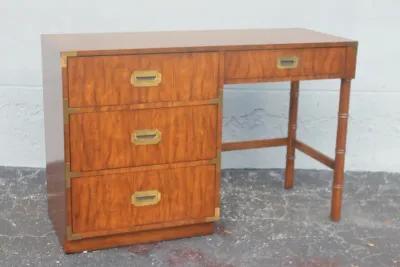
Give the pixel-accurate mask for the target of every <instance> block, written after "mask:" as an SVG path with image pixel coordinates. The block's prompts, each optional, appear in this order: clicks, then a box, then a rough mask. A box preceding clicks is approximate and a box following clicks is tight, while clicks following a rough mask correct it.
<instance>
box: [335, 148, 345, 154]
mask: <svg viewBox="0 0 400 267" xmlns="http://www.w3.org/2000/svg"><path fill="white" fill-rule="evenodd" d="M345 152H346V151H345V150H344V149H338V150H336V154H344V153H345Z"/></svg>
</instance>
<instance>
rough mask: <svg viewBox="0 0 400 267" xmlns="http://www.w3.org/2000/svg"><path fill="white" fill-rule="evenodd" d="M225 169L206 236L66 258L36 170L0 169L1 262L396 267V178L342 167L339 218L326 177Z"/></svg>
mask: <svg viewBox="0 0 400 267" xmlns="http://www.w3.org/2000/svg"><path fill="white" fill-rule="evenodd" d="M296 176H297V177H296V178H297V179H296V186H295V189H293V190H290V191H285V190H283V188H282V177H283V173H282V170H225V171H224V172H223V179H222V220H221V221H220V222H219V223H218V224H217V226H216V233H215V234H214V235H211V236H204V237H196V238H188V239H181V240H176V241H167V242H159V243H155V244H148V245H137V246H130V247H124V248H116V249H108V250H101V251H94V252H88V253H81V254H74V255H65V254H64V253H63V252H62V250H61V247H60V246H59V244H58V242H57V239H56V236H55V234H54V232H53V230H52V227H51V225H50V222H49V219H48V217H47V204H46V194H45V191H46V190H45V178H44V172H43V170H42V169H30V168H10V167H7V168H5V167H2V168H0V212H1V213H0V266H2V267H3V266H18V267H19V266H96V267H100V266H140V267H142V266H208V267H227V266H274V267H276V266H278V267H280V266H301V267H306V266H313V267H314V266H335V267H339V266H350V267H355V266H360V267H364V266H372V267H379V266H394V267H399V266H400V174H390V173H362V172H350V173H347V180H346V187H345V199H344V210H343V219H342V221H341V222H340V223H332V222H331V221H330V220H329V219H328V214H329V206H330V182H331V173H330V172H328V171H305V170H299V171H297V173H296Z"/></svg>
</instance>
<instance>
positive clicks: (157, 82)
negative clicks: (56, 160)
mask: <svg viewBox="0 0 400 267" xmlns="http://www.w3.org/2000/svg"><path fill="white" fill-rule="evenodd" d="M68 91H69V92H68V94H69V105H70V106H71V107H90V106H100V105H121V104H137V103H149V102H166V101H191V100H206V99H212V98H216V97H218V54H217V53H213V52H210V53H180V54H154V55H126V56H95V57H71V58H69V59H68Z"/></svg>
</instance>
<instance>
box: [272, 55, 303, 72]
mask: <svg viewBox="0 0 400 267" xmlns="http://www.w3.org/2000/svg"><path fill="white" fill-rule="evenodd" d="M298 65H299V58H298V57H296V56H290V57H279V58H278V62H277V67H278V69H295V68H297V66H298Z"/></svg>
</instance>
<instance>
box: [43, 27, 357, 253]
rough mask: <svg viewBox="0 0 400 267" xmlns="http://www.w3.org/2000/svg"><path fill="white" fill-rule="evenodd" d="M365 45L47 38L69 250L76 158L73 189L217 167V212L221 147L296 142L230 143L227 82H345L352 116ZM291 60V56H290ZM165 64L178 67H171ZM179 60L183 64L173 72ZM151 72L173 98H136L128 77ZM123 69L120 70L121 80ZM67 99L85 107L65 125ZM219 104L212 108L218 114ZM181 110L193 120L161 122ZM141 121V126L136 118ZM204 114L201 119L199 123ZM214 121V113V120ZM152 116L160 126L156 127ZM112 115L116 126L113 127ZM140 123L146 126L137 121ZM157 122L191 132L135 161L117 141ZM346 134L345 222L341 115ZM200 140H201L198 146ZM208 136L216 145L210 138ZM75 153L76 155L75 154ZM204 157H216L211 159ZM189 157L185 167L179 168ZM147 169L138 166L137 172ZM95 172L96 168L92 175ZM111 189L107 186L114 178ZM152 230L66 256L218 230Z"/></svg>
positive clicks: (49, 114)
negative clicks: (284, 59)
mask: <svg viewBox="0 0 400 267" xmlns="http://www.w3.org/2000/svg"><path fill="white" fill-rule="evenodd" d="M357 45H358V43H357V42H356V41H352V40H349V39H345V38H340V37H335V36H332V35H327V34H323V33H318V32H315V31H311V30H306V29H255V30H216V31H190V32H158V33H157V32H153V33H110V34H67V35H43V36H42V55H43V87H44V111H45V140H46V165H47V171H46V173H47V174H46V175H47V185H48V199H49V215H50V218H51V220H52V222H53V224H54V227H55V230H56V234H57V236H58V237H59V239H60V242H61V243H64V239H65V235H67V236H69V233H66V229H67V228H66V226H71V225H72V217H71V215H72V210H71V204H72V201H74V199H75V197H73V196H72V190H71V189H72V188H70V187H68V186H66V181H67V180H66V177H67V176H68V175H69V169H68V168H67V169H66V167H68V166H69V164H68V163H69V161H70V160H72V161H74V159H75V160H77V161H76V162H80V163H79V164H78V166H74V167H75V170H79V171H82V170H83V172H81V173H78V174H76V173H73V176H76V175H78V177H74V178H72V183H76V182H78V181H81V180H84V179H94V176H96V177H98V176H101V175H102V176H107V177H109V176H110V177H122V176H126V175H128V174H127V173H130V172H156V173H158V172H165V171H166V170H167V169H169V168H174V169H175V168H197V167H196V166H200V165H204V164H213V166H214V169H215V172H214V175H215V177H214V180H215V182H214V183H213V185H214V187H215V190H216V192H215V195H214V199H215V200H214V204H215V205H214V206H215V207H219V184H220V177H219V176H220V169H219V168H220V163H219V160H220V156H219V153H220V151H219V149H220V148H222V149H224V148H225V149H227V150H232V148H233V149H235V150H236V149H247V148H258V147H268V146H277V145H287V144H288V138H277V139H276V140H275V141H271V140H254V141H244V142H230V143H225V144H223V145H221V136H222V133H221V125H222V113H221V112H222V102H219V101H218V97H221V96H222V88H223V86H224V84H226V83H242V82H264V81H281V80H303V79H327V78H342V79H344V80H343V81H342V88H341V102H340V112H342V111H346V108H347V110H348V95H349V90H350V79H352V78H354V76H355V70H356V56H357ZM311 49H312V50H313V51H311ZM66 51H75V52H77V53H76V55H77V57H74V56H72V57H68V59H67V63H68V69H67V68H61V67H60V53H61V52H66ZM343 51H345V52H343ZM198 52H202V53H198ZM289 52H290V53H292V54H288V53H289ZM293 52H296V53H300V54H296V55H297V56H299V57H300V65H299V67H298V69H295V70H284V71H282V70H277V69H276V56H277V55H278V54H281V55H293ZM176 53H182V54H179V55H177V54H176ZM139 54H140V55H139ZM144 54H147V56H144ZM149 54H151V55H149ZM116 55H118V56H116ZM238 55H239V57H238ZM274 55H275V62H274ZM89 56H90V57H89ZM103 56H104V57H103ZM128 58H129V60H127V59H128ZM238 58H239V59H238ZM110 59H111V60H110ZM167 59H168V60H167ZM239 60H240V62H239ZM242 60H243V61H242ZM250 60H251V61H250ZM128 61H129V62H128ZM161 61H162V62H161ZM166 61H168V62H169V63H168V62H167V63H165V62H166ZM171 62H173V63H174V64H172V67H171ZM166 64H168V67H166ZM93 66H94V67H93ZM99 66H100V68H98V67H99ZM147 66H150V67H160V68H162V71H163V72H165V71H166V74H163V77H164V76H165V77H164V79H165V78H168V79H167V80H166V81H169V83H168V86H166V85H165V86H164V85H163V84H161V85H160V88H161V87H163V86H164V89H165V91H164V90H163V91H162V92H160V93H158V91H156V90H153V89H156V88H140V89H144V90H146V89H150V90H151V92H150V91H147V92H146V93H136V92H135V91H134V92H133V93H132V91H130V90H128V88H129V86H130V83H129V79H127V77H129V76H130V73H129V72H131V71H133V68H132V67H134V68H136V67H140V68H142V67H147ZM100 69H101V70H100ZM119 70H121V72H118V71H119ZM171 73H172V74H171ZM177 74H180V75H177ZM183 76H184V77H194V79H190V80H191V82H192V83H190V84H189V82H188V81H187V80H188V79H187V78H183ZM61 77H63V79H61ZM67 77H68V79H67ZM71 77H72V80H71V79H70V78H71ZM171 77H172V78H171ZM196 78H198V80H196ZM170 79H171V80H170ZM127 82H128V85H127ZM92 84H95V85H92ZM194 85H196V86H194ZM197 85H199V86H197ZM70 86H71V88H70ZM83 88H85V90H83ZM171 88H174V89H171ZM182 88H183V89H182ZM137 89H138V88H137ZM157 89H158V88H157ZM155 92H157V93H155ZM68 97H71V99H70V103H69V106H70V107H78V106H79V107H80V108H79V109H68V110H66V111H67V112H71V115H70V116H67V117H66V118H67V120H66V124H65V125H64V117H63V98H65V99H68ZM71 101H72V102H71ZM132 101H133V102H132ZM209 101H211V102H209ZM209 104H210V105H209ZM211 104H213V106H212V107H211ZM178 107H179V108H178ZM207 107H208V108H207ZM138 109H141V110H140V111H139V110H138ZM178 109H185V110H191V111H192V112H179V114H178V115H177V114H175V115H176V116H175V117H174V116H171V114H169V115H167V116H164V115H163V114H161V110H162V111H163V113H164V111H165V110H178ZM203 109H210V110H211V111H210V110H209V111H208V113H207V111H206V112H203ZM117 110H118V111H117ZM156 110H159V111H156ZM142 112H143V113H142ZM139 113H140V114H141V116H140V119H139V117H138V116H136V115H132V114H139ZM153 113H154V114H153ZM167 113H168V112H167ZM198 113H202V114H201V115H197V114H198ZM203 113H206V114H208V116H207V115H203ZM104 114H106V115H104ZM112 114H125V115H123V116H122V115H118V116H114V115H112ZM126 114H128V115H126ZM146 114H147V115H146ZM149 114H150V115H149ZM210 114H212V115H211V117H210V116H209V115H210ZM142 115H145V116H146V118H147V119H146V118H142ZM151 115H154V116H156V118H155V119H154V118H152V119H149V118H151ZM149 116H150V117H149ZM105 117H107V118H109V119H108V120H105V121H104V120H103V118H105ZM136 117H137V118H138V119H137V120H135V118H136ZM69 118H70V120H69ZM88 118H89V119H88ZM167 118H168V119H167ZM172 118H175V120H173V119H172ZM209 118H212V120H210V119H209ZM74 120H75V122H74V123H75V124H74V126H73V127H72V126H71V123H72V121H74ZM154 120H155V121H163V122H164V123H165V127H166V128H168V127H170V129H172V128H174V129H185V130H184V131H183V132H180V131H179V132H178V130H176V131H172V130H170V132H171V133H173V134H175V137H176V139H175V141H177V144H178V145H177V144H176V143H174V141H170V142H169V143H170V146H169V147H174V149H169V150H168V151H164V154H162V153H161V155H159V154H160V151H157V150H156V149H154V148H150V147H148V148H147V149H146V150H140V151H138V152H137V154H132V153H131V151H129V145H130V144H125V143H124V145H126V147H124V145H122V143H123V142H120V141H118V140H122V139H123V138H122V137H121V136H125V137H124V138H126V135H128V137H127V139H128V140H129V141H130V133H129V132H130V131H131V130H132V129H131V128H130V127H132V126H133V125H138V126H142V125H143V126H146V128H150V127H153V124H152V122H153V121H154ZM166 120H169V121H168V123H167V122H165V121H166ZM344 120H345V121H346V122H344ZM139 124H140V125H139ZM168 125H169V126H168ZM64 126H65V127H64ZM70 126H71V129H70ZM338 126H339V127H338V139H337V149H336V159H335V171H334V183H333V192H332V210H331V217H332V219H333V220H339V218H340V210H341V194H342V189H343V178H344V177H343V172H344V152H345V151H344V147H345V137H346V127H347V117H344V116H343V114H341V115H340V116H339V125H338ZM188 127H191V129H188ZM204 129H206V132H205V131H204ZM208 129H209V130H208ZM70 130H73V131H74V132H75V136H74V144H70V143H69V142H70V140H72V136H71V138H70V135H71V131H70ZM114 133H115V134H114ZM176 134H177V135H176ZM104 136H108V138H109V140H108V142H106V143H104V142H103V140H104V139H103V138H104ZM193 136H201V137H202V138H198V139H193V138H192V137H193ZM205 136H207V138H204V137H205ZM163 137H164V135H163ZM79 138H80V139H81V140H82V138H83V139H85V140H86V146H87V145H89V147H90V149H91V151H90V152H89V151H88V150H86V148H85V149H84V150H82V148H81V146H82V144H80V141H79ZM210 139H211V140H210ZM115 140H117V142H115ZM124 140H125V141H126V139H124ZM163 140H165V139H163ZM171 140H172V139H171ZM189 140H190V142H189ZM189 143H190V145H189ZM193 144H194V145H193ZM70 146H71V147H72V146H73V147H74V148H73V149H75V150H77V151H75V150H74V151H71V153H70V151H69V150H70ZM107 146H108V147H107ZM297 146H298V148H299V149H300V150H301V149H303V150H304V151H305V152H306V153H308V154H309V155H311V156H314V158H316V159H317V160H320V161H325V163H327V164H332V159H330V158H329V157H327V156H325V155H323V154H322V153H321V154H318V153H320V152H318V151H316V150H313V149H309V148H310V147H308V146H307V145H305V144H303V145H301V144H300V145H299V144H297ZM210 147H212V149H210ZM121 151H123V153H122V154H120V153H119V152H121ZM174 151H176V153H175V152H174ZM182 151H185V152H186V156H183V155H184V153H183V152H182ZM193 151H194V153H192V152H193ZM196 151H197V152H196ZM199 151H200V152H199ZM81 152H82V153H81ZM147 152H151V153H147ZM317 152H318V153H317ZM104 153H106V155H104ZM107 153H108V154H107ZM124 153H126V154H124ZM154 153H156V154H154ZM150 154H151V155H153V156H154V155H156V156H155V157H157V159H156V160H153V159H150V156H148V158H146V157H147V156H146V155H150ZM193 154H195V155H193ZM127 155H128V156H127ZM204 155H208V156H207V157H206V158H203V156H204ZM70 156H71V158H70ZM323 156H324V157H325V158H324V157H323ZM107 157H109V159H110V162H108V160H109V159H105V158H107ZM85 158H86V159H85ZM126 158H128V160H126ZM180 159H182V160H183V161H182V162H181V161H179V160H180ZM211 159H213V160H211ZM92 160H94V162H93V161H92ZM162 160H165V164H164V163H162V162H160V161H162ZM210 160H211V161H210ZM138 162H139V165H135V164H136V163H138ZM143 164H145V165H143ZM152 164H154V165H152ZM114 167H115V168H114ZM98 168H100V169H98ZM102 168H104V169H102ZM90 169H96V170H93V171H89V170H90ZM85 170H87V171H85ZM64 174H66V175H67V176H64ZM92 176H93V177H92ZM90 177H92V178H90ZM103 178H104V177H103ZM98 180H99V178H98ZM99 181H100V180H99ZM102 182H104V183H106V180H104V181H102ZM101 197H103V198H104V197H105V196H104V195H103V196H101ZM75 201H76V199H75ZM196 220H197V219H190V220H189V219H187V220H186V221H185V222H187V223H197V221H196ZM149 225H151V224H148V225H147V226H146V225H139V226H135V227H136V228H135V227H132V228H135V229H136V230H140V229H141V231H139V232H135V233H132V234H131V233H125V234H118V235H110V236H104V237H98V238H85V239H83V240H77V241H65V244H64V245H65V246H64V248H65V250H66V251H69V252H73V251H81V250H88V249H97V248H104V247H110V246H117V245H126V244H131V243H137V242H148V241H156V240H161V239H171V238H177V237H183V236H189V235H196V234H202V233H203V234H205V233H210V232H211V231H212V224H199V225H191V226H181V227H174V228H166V229H160V230H146V229H147V228H146V227H148V226H149ZM171 226H172V225H171V224H170V223H169V222H164V226H163V227H171ZM160 227H161V225H160ZM132 228H131V229H132ZM121 229H122V228H121ZM121 229H118V231H120V230H121ZM122 230H125V229H122ZM107 231H108V232H110V229H106V230H99V231H97V232H96V233H97V234H99V233H100V232H102V234H106V233H107ZM115 231H117V230H115ZM88 233H89V236H90V233H94V232H86V233H84V234H83V236H84V237H85V234H86V235H87V234H88ZM69 237H71V236H69Z"/></svg>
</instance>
